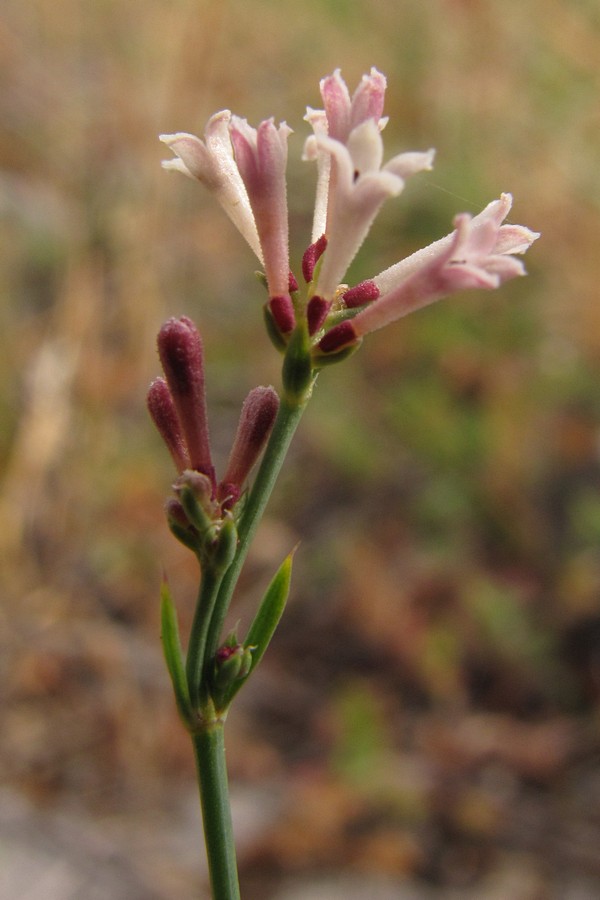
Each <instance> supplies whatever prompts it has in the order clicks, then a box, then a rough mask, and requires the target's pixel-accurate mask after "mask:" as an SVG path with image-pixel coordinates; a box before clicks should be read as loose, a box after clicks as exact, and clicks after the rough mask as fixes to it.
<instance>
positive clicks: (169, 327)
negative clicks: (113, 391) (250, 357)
mask: <svg viewBox="0 0 600 900" xmlns="http://www.w3.org/2000/svg"><path fill="white" fill-rule="evenodd" d="M158 354H159V357H160V360H161V363H162V367H163V371H164V373H165V378H156V379H155V380H154V381H153V382H152V384H151V385H150V389H149V391H148V409H149V411H150V415H151V416H152V419H153V421H154V424H155V425H156V427H157V429H158V431H159V433H160V435H161V436H162V438H163V440H164V441H165V444H166V445H167V448H168V449H169V452H170V453H171V456H172V458H173V461H174V463H175V466H176V468H177V471H178V472H179V478H178V480H177V481H176V482H175V485H174V488H175V493H176V495H177V498H178V499H177V500H175V499H172V500H170V501H169V503H168V505H167V514H168V518H169V523H170V525H171V529H172V531H173V532H174V534H175V535H176V537H178V538H179V539H180V540H181V541H182V542H183V543H184V544H187V545H188V546H190V547H191V548H192V549H194V550H197V551H198V552H204V550H205V549H206V547H207V546H209V545H211V543H212V542H214V539H215V538H216V537H217V535H218V532H219V529H220V527H221V525H222V523H223V521H224V520H226V519H227V516H228V514H229V511H230V510H231V509H232V507H234V506H235V504H236V503H237V502H238V500H239V498H240V495H241V493H242V490H243V486H244V482H245V481H246V479H247V477H248V475H249V473H250V471H251V469H252V467H253V466H254V464H255V462H256V460H257V459H258V457H259V456H260V454H261V452H262V449H263V447H264V445H265V443H266V441H267V439H268V437H269V434H270V432H271V429H272V427H273V423H274V422H275V417H276V415H277V410H278V408H279V397H278V395H277V392H276V391H275V389H274V388H272V387H257V388H254V389H253V390H252V391H250V393H249V394H248V396H247V397H246V400H245V401H244V404H243V406H242V411H241V414H240V419H239V423H238V427H237V432H236V435H235V439H234V442H233V446H232V449H231V453H230V456H229V461H228V463H227V468H226V470H225V474H224V476H223V478H222V479H221V480H220V481H218V482H217V479H216V476H215V469H214V466H213V464H212V459H211V450H210V440H209V432H208V417H207V412H206V396H205V386H204V354H203V347H202V339H201V337H200V334H199V332H198V330H197V328H196V326H195V325H194V323H193V322H192V321H191V320H190V319H188V318H187V317H186V316H183V317H182V318H180V319H169V320H168V321H167V322H165V324H164V325H163V326H162V328H161V329H160V332H159V334H158Z"/></svg>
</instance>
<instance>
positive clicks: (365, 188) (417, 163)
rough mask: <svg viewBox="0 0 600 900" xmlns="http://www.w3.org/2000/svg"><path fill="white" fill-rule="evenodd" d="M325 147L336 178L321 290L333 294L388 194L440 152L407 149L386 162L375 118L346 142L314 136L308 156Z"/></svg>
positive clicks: (331, 194) (317, 290) (331, 186)
mask: <svg viewBox="0 0 600 900" xmlns="http://www.w3.org/2000/svg"><path fill="white" fill-rule="evenodd" d="M319 152H325V153H327V154H329V156H330V157H331V161H332V164H335V175H336V177H335V180H333V179H332V180H330V184H329V201H328V214H327V231H326V234H327V241H328V243H327V250H326V251H325V254H324V256H323V263H322V267H321V271H320V273H319V278H318V283H317V285H316V286H315V293H317V294H319V295H320V296H322V297H325V298H326V299H331V298H332V297H333V295H334V294H335V291H336V290H337V287H338V285H339V284H340V282H341V281H342V279H343V277H344V275H345V274H346V272H347V270H348V267H349V266H350V263H351V262H352V260H353V259H354V256H355V255H356V253H357V251H358V249H359V247H360V245H361V244H362V242H363V241H364V239H365V237H366V236H367V233H368V231H369V229H370V227H371V224H372V223H373V220H374V219H375V216H376V215H377V213H378V211H379V209H380V207H381V205H382V203H383V201H384V200H385V199H386V198H387V197H393V196H397V195H398V194H399V193H400V192H401V191H402V189H403V188H404V183H405V179H406V178H407V177H408V176H409V175H413V174H414V173H415V172H420V171H422V170H423V169H430V168H431V164H432V161H433V156H434V151H433V150H429V151H427V152H426V153H402V154H400V155H399V156H395V157H394V158H393V159H391V160H390V161H389V162H388V163H386V164H385V165H384V166H383V167H382V166H381V162H382V159H383V141H382V139H381V133H380V130H379V126H378V124H377V122H376V121H375V119H367V120H366V121H365V122H362V123H361V124H360V125H358V126H356V128H354V129H353V130H352V132H351V133H350V135H349V137H348V141H347V144H342V143H341V142H340V141H337V140H335V139H333V138H330V137H328V136H325V135H323V134H318V133H317V134H315V135H313V136H311V137H309V138H308V140H307V141H306V144H305V148H304V155H305V158H306V159H316V158H317V157H318V154H319Z"/></svg>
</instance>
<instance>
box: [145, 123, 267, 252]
mask: <svg viewBox="0 0 600 900" xmlns="http://www.w3.org/2000/svg"><path fill="white" fill-rule="evenodd" d="M230 121H231V113H230V112H229V110H228V109H224V110H222V111H221V112H218V113H215V114H214V116H211V117H210V119H209V120H208V122H207V125H206V128H205V130H204V141H201V140H200V138H197V137H195V136H194V135H193V134H185V133H184V132H179V133H178V134H161V135H160V140H161V141H162V142H163V144H166V145H167V147H169V148H170V149H171V150H172V151H173V153H174V154H175V156H176V157H177V158H176V159H167V160H164V161H163V163H162V167H163V169H173V170H175V171H177V172H183V174H184V175H187V176H188V177H189V178H195V179H197V180H198V181H201V182H202V184H203V185H204V186H205V187H207V188H208V190H209V191H210V192H211V193H212V194H214V195H215V197H216V199H217V200H218V202H219V203H220V204H221V206H222V207H223V209H224V210H225V212H226V213H227V215H228V216H229V218H230V219H231V221H232V222H233V224H234V225H235V226H236V228H237V229H238V230H239V231H240V232H241V234H242V236H243V237H244V238H245V239H246V241H247V242H248V244H249V245H250V247H251V248H252V250H254V252H255V253H256V255H257V256H258V258H259V260H260V261H261V262H262V251H261V249H260V241H259V239H258V232H257V230H256V223H255V221H254V215H253V213H252V209H251V207H250V201H249V199H248V194H247V192H246V188H245V186H244V182H243V180H242V176H241V175H240V172H239V169H238V167H237V165H236V162H235V160H234V158H233V148H232V145H231V138H230V135H229V125H230Z"/></svg>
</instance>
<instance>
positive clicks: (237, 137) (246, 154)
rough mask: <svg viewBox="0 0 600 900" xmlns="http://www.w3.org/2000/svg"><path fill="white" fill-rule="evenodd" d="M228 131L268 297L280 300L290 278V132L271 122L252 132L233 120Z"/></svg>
mask: <svg viewBox="0 0 600 900" xmlns="http://www.w3.org/2000/svg"><path fill="white" fill-rule="evenodd" d="M230 131H231V140H232V143H233V147H234V150H235V159H236V163H237V166H238V170H239V173H240V175H241V177H242V179H243V181H244V184H245V187H246V190H247V192H248V197H249V199H250V205H251V206H252V211H253V213H254V220H255V222H256V228H257V230H258V235H259V238H260V245H261V248H262V256H263V260H264V265H265V274H266V276H267V284H268V286H269V295H270V296H271V297H277V296H282V295H285V294H287V293H288V290H289V274H290V264H289V243H288V210H287V190H286V180H285V169H286V164H287V140H288V137H289V135H290V134H291V128H288V126H287V125H286V124H285V122H282V123H281V124H280V126H279V128H276V127H275V123H274V121H273V119H267V120H265V121H264V122H261V123H260V125H259V126H258V128H252V127H251V126H250V125H248V122H247V121H246V120H245V119H240V118H238V117H237V116H234V117H233V119H232V121H231V128H230Z"/></svg>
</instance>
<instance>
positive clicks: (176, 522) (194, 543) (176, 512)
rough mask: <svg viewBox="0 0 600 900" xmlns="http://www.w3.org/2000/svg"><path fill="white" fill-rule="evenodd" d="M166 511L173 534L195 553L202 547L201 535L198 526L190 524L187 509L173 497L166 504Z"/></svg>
mask: <svg viewBox="0 0 600 900" xmlns="http://www.w3.org/2000/svg"><path fill="white" fill-rule="evenodd" d="M165 512H166V514H167V522H168V523H169V528H170V530H171V534H172V535H173V536H174V537H176V538H177V540H178V541H180V543H182V544H183V545H184V546H185V547H189V549H190V550H193V551H194V553H197V552H198V550H199V549H200V543H201V542H200V535H199V534H198V531H197V529H196V528H194V526H193V525H191V524H190V521H189V519H188V517H187V516H186V514H185V510H184V508H183V506H182V505H181V503H180V502H179V500H175V499H174V498H171V499H170V500H167V502H166V504H165Z"/></svg>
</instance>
